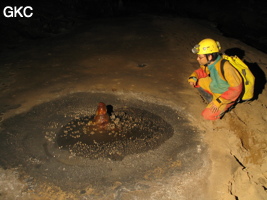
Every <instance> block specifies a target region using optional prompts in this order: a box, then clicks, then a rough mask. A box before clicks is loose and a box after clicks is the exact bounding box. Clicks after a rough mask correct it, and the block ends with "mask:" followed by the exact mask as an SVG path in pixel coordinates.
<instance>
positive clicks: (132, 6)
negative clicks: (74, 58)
mask: <svg viewBox="0 0 267 200" xmlns="http://www.w3.org/2000/svg"><path fill="white" fill-rule="evenodd" d="M6 6H12V7H14V6H17V7H19V6H31V7H32V8H33V16H32V17H31V18H25V17H24V18H21V17H17V18H5V17H4V14H3V9H4V7H6ZM0 9H1V17H0V26H1V29H0V35H1V38H0V45H2V47H3V46H5V44H8V45H9V47H10V48H11V46H12V45H13V46H14V45H16V44H18V43H19V42H20V41H23V40H25V39H30V40H36V39H40V38H47V37H52V36H54V35H58V34H62V33H64V32H66V31H68V30H71V29H74V28H75V26H76V25H77V24H78V23H79V22H81V21H84V20H90V19H95V18H120V17H127V16H131V17H133V16H135V15H139V14H153V15H162V16H168V17H177V16H178V17H185V18H192V19H203V20H207V23H208V21H210V22H212V23H214V24H215V26H216V27H217V28H218V29H219V30H220V31H221V32H222V33H223V34H224V35H225V36H227V37H234V38H237V39H239V40H241V41H243V42H245V43H247V44H249V45H250V46H253V47H255V48H257V49H259V50H261V51H263V52H265V53H267V1H265V2H263V1H257V0H243V1H241V0H237V1H229V0H226V1H208V0H202V1H200V0H188V1H179V0H153V1H152V0H46V1H36V0H35V1H34V0H27V1H22V0H13V1H1V2H0Z"/></svg>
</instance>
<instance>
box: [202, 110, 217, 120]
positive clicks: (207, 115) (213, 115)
mask: <svg viewBox="0 0 267 200" xmlns="http://www.w3.org/2000/svg"><path fill="white" fill-rule="evenodd" d="M220 113H221V112H220V111H218V112H216V113H212V112H211V110H210V109H209V108H205V109H204V110H203V111H202V113H201V115H202V116H203V118H204V119H206V120H217V119H220Z"/></svg>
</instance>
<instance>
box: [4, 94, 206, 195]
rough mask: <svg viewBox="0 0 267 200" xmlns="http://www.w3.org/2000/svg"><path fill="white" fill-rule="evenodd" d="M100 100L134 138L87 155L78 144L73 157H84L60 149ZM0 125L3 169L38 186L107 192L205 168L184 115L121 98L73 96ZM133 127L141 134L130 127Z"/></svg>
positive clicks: (200, 148) (197, 140) (194, 133)
mask: <svg viewBox="0 0 267 200" xmlns="http://www.w3.org/2000/svg"><path fill="white" fill-rule="evenodd" d="M99 99H101V100H103V101H105V102H108V103H109V104H111V105H113V108H114V115H115V116H116V117H114V118H113V119H114V123H115V121H116V119H118V118H119V119H120V123H118V125H117V126H118V128H120V130H122V131H121V133H127V131H128V130H130V132H129V134H130V133H131V134H132V133H137V134H136V135H135V136H131V135H127V138H126V139H124V138H123V137H122V138H119V139H120V140H117V141H116V140H114V141H112V142H111V143H106V144H103V145H102V144H101V145H100V144H99V145H97V144H96V145H95V146H94V145H93V146H91V147H93V148H91V149H89V150H90V151H89V152H88V148H87V149H85V150H84V149H82V148H83V147H81V146H79V142H77V143H78V144H77V145H76V146H75V145H73V146H72V151H74V152H75V151H77V152H78V154H79V152H80V153H81V154H82V155H76V153H77V152H76V153H72V152H70V151H68V150H64V149H62V148H59V145H58V143H59V141H57V139H58V137H60V136H59V135H60V133H62V130H65V129H66V126H70V124H72V125H73V124H75V123H76V122H77V123H78V122H79V121H80V120H81V119H82V120H83V121H85V122H86V121H87V120H88V118H86V117H87V116H92V113H94V112H95V110H94V109H95V105H96V103H95V102H97V101H99ZM116 108H119V109H118V110H116ZM72 122H74V123H72ZM2 123H3V126H2V127H3V130H1V133H0V135H1V145H0V146H1V151H0V153H1V160H0V163H1V166H2V167H4V168H5V169H9V168H14V167H18V168H19V169H20V170H21V171H24V173H25V174H27V175H29V176H31V177H33V179H34V180H36V181H38V182H39V183H40V182H48V183H51V184H54V185H56V186H58V187H60V188H62V189H63V190H68V191H71V190H75V189H79V190H82V189H85V188H86V187H88V185H90V186H91V187H93V188H94V189H96V190H99V189H101V190H107V188H108V186H111V185H112V184H114V182H116V181H121V182H123V183H124V182H125V183H127V184H136V183H137V182H138V181H141V180H146V179H151V180H153V179H154V178H155V177H154V178H153V173H152V174H151V170H152V171H153V169H159V168H161V169H162V172H161V173H160V174H161V177H165V178H167V177H169V176H172V175H173V174H177V173H178V174H181V176H182V174H184V173H187V172H188V171H191V172H192V171H195V170H196V171H198V170H199V169H201V168H202V166H203V163H204V162H206V161H204V152H205V151H204V149H205V148H204V147H203V146H202V144H201V141H200V138H199V136H197V131H195V130H194V128H193V127H191V126H190V125H189V124H188V122H187V120H186V119H184V118H183V116H182V113H179V111H177V110H173V109H172V108H170V107H167V106H163V105H157V104H153V103H149V102H144V101H140V100H134V99H124V98H123V97H122V96H115V95H109V94H97V93H77V94H72V95H68V96H65V97H61V98H59V99H57V100H54V101H51V102H48V103H44V104H41V105H38V106H36V107H34V108H33V109H31V110H30V111H28V112H26V113H23V114H20V115H17V116H15V117H12V118H10V119H7V120H5V121H3V122H2ZM68 123H69V125H68ZM138 123H139V124H138ZM134 124H137V125H138V126H139V129H135V127H129V126H130V125H132V126H134ZM119 126H121V127H119ZM127 127H128V128H127ZM136 131H137V132H136ZM63 133H64V131H63ZM119 133H120V131H119V132H118V134H119ZM58 134H59V135H58ZM106 139H108V138H106ZM75 144H76V143H75ZM126 144H127V147H126ZM75 148H80V149H78V150H77V149H75ZM96 158H97V159H96ZM174 163H176V164H174ZM177 163H179V164H177ZM192 163H194V165H192Z"/></svg>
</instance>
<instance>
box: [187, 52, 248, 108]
mask: <svg viewBox="0 0 267 200" xmlns="http://www.w3.org/2000/svg"><path fill="white" fill-rule="evenodd" d="M221 61H222V57H221V56H219V57H218V58H217V59H216V60H215V62H214V63H212V64H210V65H208V66H207V67H206V66H200V68H199V69H197V70H195V71H194V72H193V73H192V74H191V75H190V77H195V78H193V79H192V78H190V79H189V80H188V81H189V82H191V81H197V80H198V79H200V78H205V77H207V76H210V78H211V83H210V90H211V92H212V93H217V94H221V95H220V97H219V98H217V101H218V103H219V104H220V103H223V104H224V103H226V104H227V103H230V102H233V101H236V100H237V98H238V97H239V96H240V94H241V92H242V89H243V84H242V77H241V76H240V74H239V72H238V71H237V70H236V69H235V68H234V67H233V66H232V65H231V64H230V63H229V62H228V61H226V62H225V63H224V66H223V67H224V76H223V75H222V72H221ZM224 77H225V78H224Z"/></svg>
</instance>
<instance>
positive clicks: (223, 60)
mask: <svg viewBox="0 0 267 200" xmlns="http://www.w3.org/2000/svg"><path fill="white" fill-rule="evenodd" d="M226 61H227V60H226V59H222V61H221V65H220V68H221V73H222V76H223V78H224V80H225V76H224V68H223V65H224V63H225V62H226Z"/></svg>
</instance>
